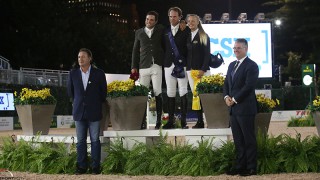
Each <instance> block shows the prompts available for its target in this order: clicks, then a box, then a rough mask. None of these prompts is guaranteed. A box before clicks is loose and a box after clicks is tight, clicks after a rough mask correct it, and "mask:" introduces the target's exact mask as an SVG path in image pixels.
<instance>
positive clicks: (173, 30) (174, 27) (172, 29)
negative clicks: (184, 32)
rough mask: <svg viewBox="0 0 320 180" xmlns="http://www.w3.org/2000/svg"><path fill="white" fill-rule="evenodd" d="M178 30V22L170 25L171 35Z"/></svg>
mask: <svg viewBox="0 0 320 180" xmlns="http://www.w3.org/2000/svg"><path fill="white" fill-rule="evenodd" d="M178 30H179V24H177V25H176V26H172V25H171V32H172V35H173V36H175V35H176V33H177V32H178Z"/></svg>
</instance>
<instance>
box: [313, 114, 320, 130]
mask: <svg viewBox="0 0 320 180" xmlns="http://www.w3.org/2000/svg"><path fill="white" fill-rule="evenodd" d="M312 117H313V120H314V122H315V124H316V127H317V131H318V135H319V136H320V112H312Z"/></svg>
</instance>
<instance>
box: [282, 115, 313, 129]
mask: <svg viewBox="0 0 320 180" xmlns="http://www.w3.org/2000/svg"><path fill="white" fill-rule="evenodd" d="M309 126H315V122H314V120H313V117H312V115H311V114H309V115H308V116H305V117H298V118H295V117H291V119H290V120H289V121H288V127H309Z"/></svg>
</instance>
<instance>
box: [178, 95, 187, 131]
mask: <svg viewBox="0 0 320 180" xmlns="http://www.w3.org/2000/svg"><path fill="white" fill-rule="evenodd" d="M180 99H181V128H182V129H188V128H189V127H188V126H187V112H188V111H187V110H188V98H187V95H184V96H182V97H180Z"/></svg>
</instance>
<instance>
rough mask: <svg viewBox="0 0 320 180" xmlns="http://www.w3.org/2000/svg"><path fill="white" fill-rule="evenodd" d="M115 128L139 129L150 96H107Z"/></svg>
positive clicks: (113, 127)
mask: <svg viewBox="0 0 320 180" xmlns="http://www.w3.org/2000/svg"><path fill="white" fill-rule="evenodd" d="M107 101H108V103H109V106H110V120H111V124H112V129H113V130H116V131H117V130H139V129H140V128H141V123H142V120H143V116H144V115H145V111H146V108H147V101H148V96H131V97H117V98H107Z"/></svg>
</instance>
